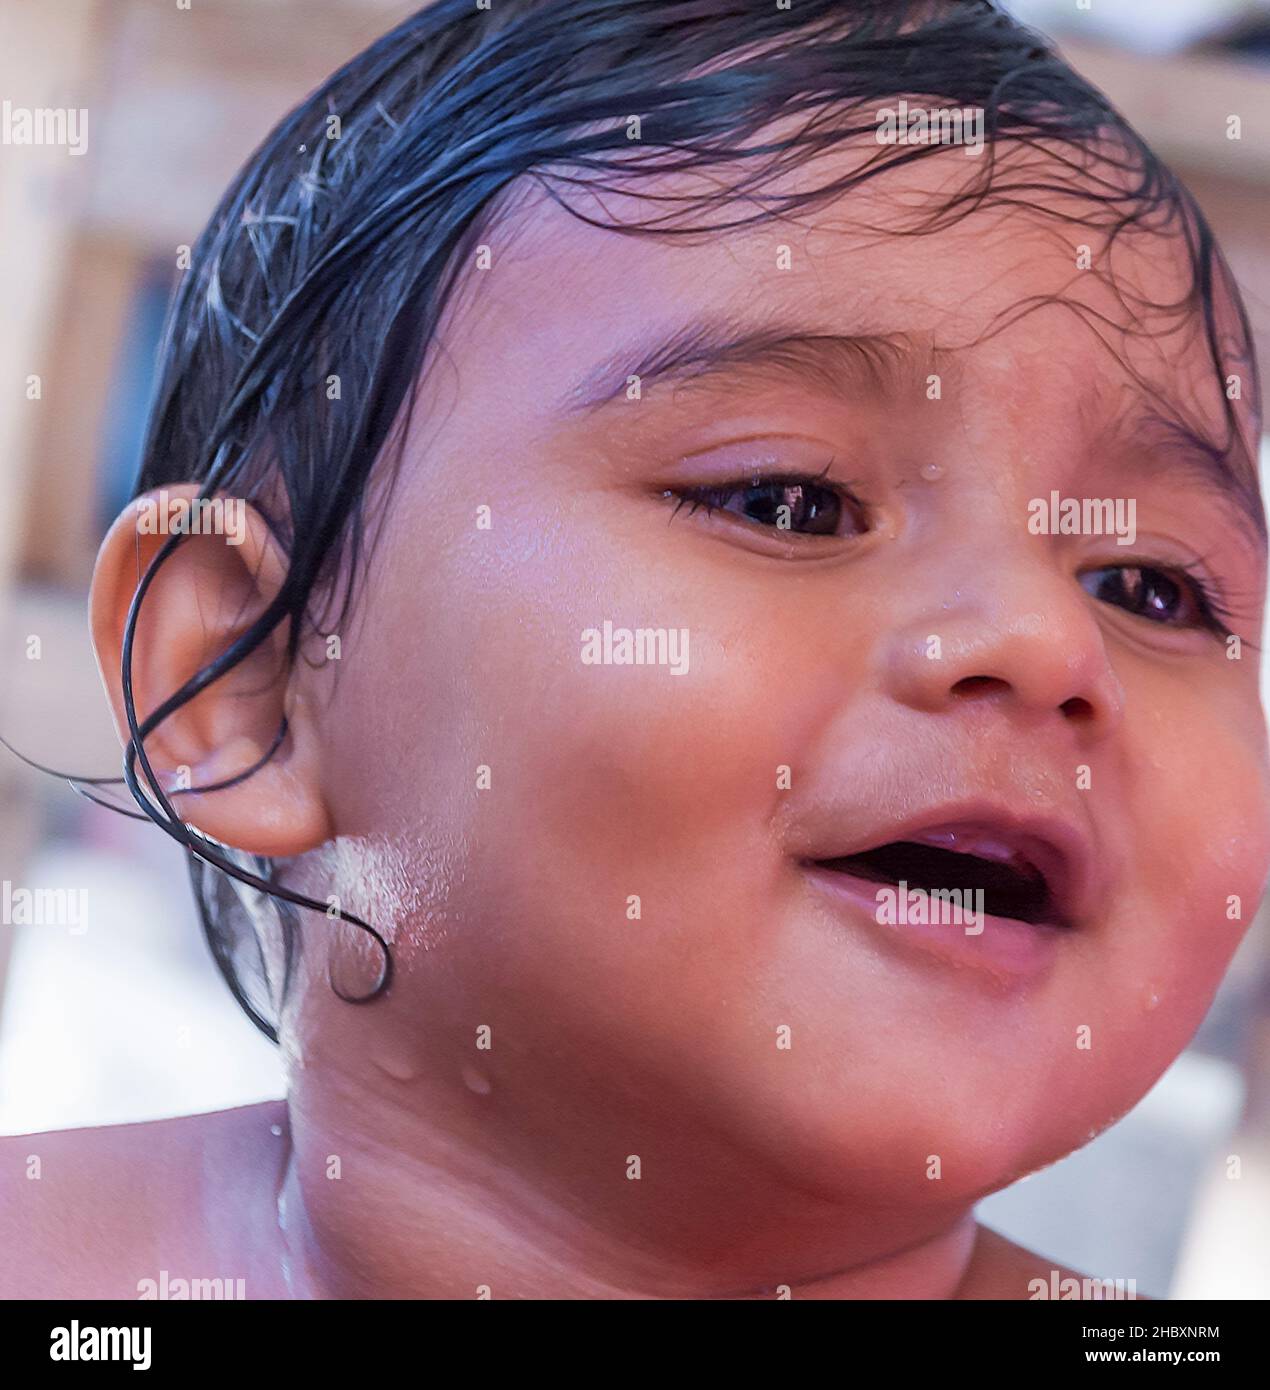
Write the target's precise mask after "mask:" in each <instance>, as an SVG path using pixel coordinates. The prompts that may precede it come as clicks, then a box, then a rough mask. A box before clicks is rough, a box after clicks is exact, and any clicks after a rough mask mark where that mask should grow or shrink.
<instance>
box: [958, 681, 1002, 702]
mask: <svg viewBox="0 0 1270 1390" xmlns="http://www.w3.org/2000/svg"><path fill="white" fill-rule="evenodd" d="M1007 685H1008V682H1006V681H1003V680H1000V679H999V678H998V677H996V676H963V677H962V678H961V680H959V681H958V682H957V683H956V684H955V685H954V686H953V688H952V693H953V694H954V695H962V696H965V697H967V698H970V697H972V696H975V695H986V694H990V693H991V692H993V691H996V690H1005V689H1006V688H1007Z"/></svg>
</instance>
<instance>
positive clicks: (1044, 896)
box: [814, 831, 1071, 927]
mask: <svg viewBox="0 0 1270 1390" xmlns="http://www.w3.org/2000/svg"><path fill="white" fill-rule="evenodd" d="M941 840H942V841H943V842H944V843H939V841H941ZM954 843H955V844H957V845H958V846H959V847H958V848H956V849H953V848H950V845H951V844H954ZM814 862H815V863H816V864H817V866H818V867H819V868H821V869H827V870H830V871H832V872H834V873H840V874H849V875H851V876H852V877H853V878H857V879H864V880H865V881H866V882H869V883H879V884H887V885H891V886H894V885H896V884H899V883H905V884H907V885H908V887H909V888H910V889H917V890H919V891H921V892H926V893H931V892H939V891H948V890H952V891H959V892H960V893H961V894H963V895H964V894H966V893H973V892H976V891H982V893H983V911H984V912H985V913H986V914H987V915H989V916H992V917H999V918H1006V919H1011V920H1013V921H1017V922H1027V923H1030V924H1033V925H1038V924H1044V925H1046V926H1058V927H1067V926H1070V925H1071V924H1070V922H1069V921H1068V920H1067V918H1066V916H1065V914H1064V912H1063V910H1062V908H1061V905H1060V903H1059V902H1058V900H1057V896H1056V893H1055V891H1054V887H1053V886H1052V884H1051V882H1050V879H1049V878H1048V877H1047V875H1046V874H1045V872H1043V871H1042V870H1041V869H1040V868H1039V867H1038V866H1037V865H1036V864H1035V863H1034V862H1033V861H1032V859H1031V858H1029V857H1028V855H1027V854H1026V853H1024V852H1023V851H1022V850H1020V849H1018V848H1016V847H1014V846H1011V845H1010V844H1008V843H1006V842H1005V841H1004V840H1000V839H995V838H993V837H990V836H982V835H980V836H973V835H967V834H966V833H964V832H957V831H945V832H933V833H931V834H929V835H926V836H923V838H922V839H914V840H891V841H889V842H887V843H886V844H882V845H878V846H876V847H875V848H873V849H866V850H862V851H860V852H859V853H857V854H849V855H844V856H842V857H841V858H837V859H822V860H816V861H814Z"/></svg>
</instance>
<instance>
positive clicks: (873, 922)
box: [803, 864, 1071, 980]
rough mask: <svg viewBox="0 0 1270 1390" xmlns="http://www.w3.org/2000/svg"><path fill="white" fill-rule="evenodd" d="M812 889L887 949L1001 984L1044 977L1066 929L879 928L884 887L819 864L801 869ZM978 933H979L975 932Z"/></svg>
mask: <svg viewBox="0 0 1270 1390" xmlns="http://www.w3.org/2000/svg"><path fill="white" fill-rule="evenodd" d="M803 867H804V869H805V871H806V874H807V878H808V880H809V881H810V882H811V884H812V885H813V887H814V888H815V889H816V890H817V891H818V892H819V893H820V894H821V895H822V896H823V897H825V898H827V899H828V900H829V901H830V902H831V903H832V904H833V905H834V906H835V907H836V908H837V909H838V910H839V912H840V913H841V915H842V916H844V917H846V918H848V919H849V920H850V922H851V923H852V924H854V923H856V922H858V921H861V920H863V921H865V922H867V923H868V925H869V926H870V927H872V929H873V930H874V931H875V932H877V933H878V934H879V937H880V939H883V940H885V941H886V942H888V943H889V944H891V945H892V946H894V945H898V946H900V947H901V948H903V947H904V946H905V945H906V944H907V945H908V946H909V947H911V948H912V949H913V950H914V951H915V952H918V953H920V954H921V955H924V956H928V957H934V958H937V959H942V960H944V961H946V962H947V963H948V964H951V965H958V966H965V965H970V966H977V967H978V968H979V969H981V970H983V971H985V972H986V973H988V974H991V975H995V976H997V977H998V978H1002V979H1011V980H1024V979H1028V978H1032V977H1035V976H1038V975H1042V974H1044V973H1045V972H1046V971H1047V970H1048V969H1049V967H1050V966H1051V965H1052V964H1053V961H1054V957H1055V955H1056V953H1057V952H1058V950H1059V948H1060V945H1061V942H1062V939H1063V938H1064V937H1066V936H1070V935H1071V929H1070V928H1068V927H1054V926H1049V925H1047V924H1045V923H1031V922H1019V921H1015V920H1014V919H1012V918H1009V917H993V916H992V915H991V914H990V913H985V914H984V915H983V916H982V917H981V918H980V919H979V920H978V921H977V922H976V923H975V924H974V926H973V928H972V930H974V931H976V932H977V934H976V935H968V934H967V931H966V925H967V924H965V923H955V924H948V923H940V922H934V923H932V922H903V921H900V922H879V921H878V919H877V912H878V891H879V889H883V888H886V887H888V885H887V884H884V883H874V882H872V881H870V880H869V879H863V878H856V877H854V876H853V875H851V874H844V873H838V872H837V871H836V870H834V869H826V868H823V867H822V866H821V865H819V864H805V865H804V866H803ZM979 928H982V930H978V929H979Z"/></svg>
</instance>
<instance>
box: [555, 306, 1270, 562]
mask: <svg viewBox="0 0 1270 1390" xmlns="http://www.w3.org/2000/svg"><path fill="white" fill-rule="evenodd" d="M945 358H946V354H943V353H940V352H939V351H938V350H937V349H936V348H935V347H934V346H933V345H931V344H929V343H927V342H919V341H916V340H914V338H913V337H912V335H910V334H907V333H902V332H900V333H821V332H816V331H811V330H809V329H808V328H806V327H805V326H781V325H772V326H767V327H758V328H749V329H746V328H739V327H738V326H737V325H736V324H735V323H734V322H729V321H709V320H707V321H698V322H693V323H689V324H686V325H684V326H683V327H681V328H679V329H676V330H673V331H672V332H670V333H669V334H668V335H666V336H663V337H662V338H661V339H660V340H658V341H656V342H654V343H653V344H652V345H651V346H648V347H644V348H641V347H639V346H635V347H628V348H625V349H622V350H619V351H618V352H615V353H613V354H612V355H611V356H609V357H608V358H606V359H605V361H604V362H602V363H600V364H599V365H598V366H597V367H594V368H593V369H591V370H590V371H589V372H588V373H587V374H586V375H585V376H584V377H582V378H581V379H580V380H579V381H577V382H576V383H575V384H574V385H573V387H572V388H571V389H570V390H569V391H568V392H567V393H566V395H565V398H564V401H563V404H562V406H561V408H560V410H561V413H563V414H567V415H576V414H586V413H589V412H592V411H598V410H600V409H602V408H603V407H604V406H605V405H607V404H609V402H611V401H614V400H617V399H619V398H623V397H624V396H625V393H626V391H627V389H628V385H629V383H630V380H631V378H632V377H638V378H639V386H640V391H641V393H642V392H643V391H645V390H647V389H648V388H649V387H651V386H653V385H655V384H665V383H667V382H675V383H679V384H680V385H686V384H693V383H704V382H709V381H710V380H712V379H714V378H718V377H726V376H736V375H737V374H739V373H743V372H746V371H750V372H755V373H761V374H762V375H763V376H765V377H768V378H770V379H773V380H779V379H782V378H783V379H785V380H789V381H792V382H794V383H796V384H798V385H800V386H803V387H805V386H806V385H807V383H808V381H809V380H815V381H816V382H817V383H818V384H819V385H821V386H823V387H825V388H826V389H827V390H828V391H830V392H833V393H835V394H841V393H842V392H843V391H844V390H850V389H851V388H852V387H853V386H854V387H856V388H857V389H870V388H871V389H873V390H880V391H883V392H887V391H890V392H892V393H895V392H898V390H899V389H900V388H901V387H903V386H910V387H911V386H912V384H913V383H914V382H915V381H920V382H921V384H922V386H923V387H924V386H925V380H924V378H925V376H926V375H927V374H928V373H930V372H933V371H936V369H937V368H940V369H944V370H946V366H947V364H946V361H945ZM1139 399H1140V402H1141V404H1142V409H1140V411H1139V412H1138V413H1137V414H1135V415H1133V416H1131V417H1126V416H1124V415H1121V416H1120V417H1119V419H1118V420H1117V421H1116V422H1115V423H1114V424H1113V425H1112V426H1111V427H1110V429H1109V430H1108V431H1107V434H1106V435H1104V438H1110V437H1112V436H1114V437H1116V438H1117V440H1119V441H1122V442H1123V445H1124V446H1125V447H1126V448H1127V449H1128V450H1129V451H1132V452H1138V453H1140V452H1141V451H1142V445H1143V439H1144V437H1148V438H1149V437H1152V436H1153V437H1154V439H1155V440H1156V441H1157V443H1156V444H1155V446H1154V447H1155V448H1156V449H1157V450H1158V452H1157V454H1156V468H1155V469H1154V470H1153V471H1152V472H1151V474H1150V475H1149V476H1150V477H1152V478H1155V477H1158V476H1160V475H1161V474H1165V475H1168V474H1172V475H1174V476H1176V477H1179V478H1183V479H1185V480H1187V481H1189V482H1191V483H1193V484H1198V485H1199V486H1200V487H1201V488H1203V489H1204V490H1205V491H1207V492H1209V493H1210V494H1213V495H1215V496H1216V497H1217V499H1218V500H1219V501H1221V502H1223V503H1225V504H1226V506H1227V508H1228V509H1229V510H1230V511H1231V512H1232V514H1233V515H1234V517H1235V518H1236V519H1237V520H1238V521H1239V523H1240V524H1241V526H1242V527H1243V529H1244V530H1245V532H1246V533H1247V534H1248V535H1249V538H1250V539H1252V540H1253V542H1254V544H1255V545H1256V546H1257V547H1259V548H1262V549H1264V548H1265V545H1266V540H1267V528H1266V517H1265V510H1264V508H1263V505H1262V499H1261V490H1260V485H1259V482H1258V478H1257V472H1256V468H1255V466H1254V468H1253V469H1252V470H1251V472H1249V471H1248V470H1240V469H1237V468H1236V467H1235V466H1234V465H1233V463H1232V458H1231V455H1232V450H1230V449H1221V448H1219V447H1217V446H1216V445H1214V444H1212V443H1210V442H1209V441H1208V440H1206V439H1204V438H1203V437H1202V436H1200V435H1198V434H1196V433H1195V432H1194V431H1193V430H1190V429H1188V428H1187V427H1186V426H1185V425H1182V424H1181V423H1179V422H1178V421H1177V420H1173V419H1169V418H1168V417H1167V416H1165V415H1164V414H1162V413H1161V411H1160V409H1159V406H1158V402H1156V401H1154V400H1152V399H1150V398H1147V399H1146V400H1145V401H1143V400H1142V398H1139ZM1148 447H1151V446H1148Z"/></svg>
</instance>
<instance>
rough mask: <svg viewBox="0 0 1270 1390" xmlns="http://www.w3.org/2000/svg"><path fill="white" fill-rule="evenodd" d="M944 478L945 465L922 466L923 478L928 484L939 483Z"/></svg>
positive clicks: (929, 464)
mask: <svg viewBox="0 0 1270 1390" xmlns="http://www.w3.org/2000/svg"><path fill="white" fill-rule="evenodd" d="M943 476H944V465H943V464H942V463H924V464H922V477H923V478H925V479H926V481H927V482H928V483H937V482H938V481H939V480H940V478H942V477H943Z"/></svg>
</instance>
